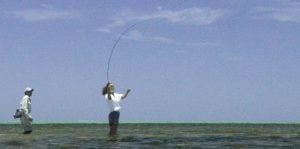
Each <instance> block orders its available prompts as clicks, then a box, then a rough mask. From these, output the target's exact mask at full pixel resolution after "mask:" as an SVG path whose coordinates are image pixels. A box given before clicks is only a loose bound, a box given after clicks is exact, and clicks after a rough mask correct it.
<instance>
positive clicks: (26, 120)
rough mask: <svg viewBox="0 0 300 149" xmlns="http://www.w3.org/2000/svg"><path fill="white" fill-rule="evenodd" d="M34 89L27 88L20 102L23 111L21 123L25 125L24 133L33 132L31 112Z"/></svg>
mask: <svg viewBox="0 0 300 149" xmlns="http://www.w3.org/2000/svg"><path fill="white" fill-rule="evenodd" d="M33 91H34V89H32V88H30V87H26V88H25V92H24V94H25V95H24V96H23V98H22V100H21V103H20V111H21V118H20V120H21V124H22V126H23V129H24V132H23V134H30V133H31V132H32V126H31V122H32V121H33V119H32V117H31V115H30V113H31V98H30V97H31V96H32V92H33Z"/></svg>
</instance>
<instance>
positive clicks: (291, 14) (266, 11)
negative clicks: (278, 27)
mask: <svg viewBox="0 0 300 149" xmlns="http://www.w3.org/2000/svg"><path fill="white" fill-rule="evenodd" d="M255 10H256V12H258V13H259V14H260V16H259V17H258V18H268V19H272V20H276V21H280V22H300V2H291V1H285V3H283V5H282V6H280V7H256V8H255Z"/></svg>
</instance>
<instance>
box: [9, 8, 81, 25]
mask: <svg viewBox="0 0 300 149" xmlns="http://www.w3.org/2000/svg"><path fill="white" fill-rule="evenodd" d="M11 13H12V14H13V15H14V16H15V17H16V18H19V19H22V20H25V21H29V22H35V21H45V20H57V19H70V18H74V17H78V15H77V14H75V13H72V12H69V11H64V10H53V9H51V10H50V9H28V10H20V11H15V12H11Z"/></svg>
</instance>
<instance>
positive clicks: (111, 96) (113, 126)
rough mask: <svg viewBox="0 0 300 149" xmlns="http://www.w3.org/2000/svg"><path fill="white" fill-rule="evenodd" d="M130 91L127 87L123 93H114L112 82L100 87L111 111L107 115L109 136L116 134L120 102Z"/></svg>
mask: <svg viewBox="0 0 300 149" xmlns="http://www.w3.org/2000/svg"><path fill="white" fill-rule="evenodd" d="M130 91H131V90H130V89H127V91H126V93H125V94H120V93H115V87H114V85H113V84H112V83H107V84H106V86H105V87H103V89H102V95H103V96H104V97H105V99H106V101H107V103H108V105H109V107H110V111H111V112H110V113H109V115H108V120H109V127H110V131H109V135H110V136H115V135H116V134H117V129H118V125H119V117H120V109H121V106H120V102H121V100H123V99H125V98H126V97H127V95H128V93H129V92H130Z"/></svg>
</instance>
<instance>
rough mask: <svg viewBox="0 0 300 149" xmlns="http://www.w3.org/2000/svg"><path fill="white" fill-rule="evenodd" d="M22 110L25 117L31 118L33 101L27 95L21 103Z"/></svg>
mask: <svg viewBox="0 0 300 149" xmlns="http://www.w3.org/2000/svg"><path fill="white" fill-rule="evenodd" d="M20 110H21V111H22V112H23V113H24V114H25V116H27V117H30V118H31V115H30V113H31V99H30V97H29V96H28V95H25V96H24V97H23V98H22V100H21V102H20Z"/></svg>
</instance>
